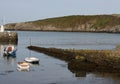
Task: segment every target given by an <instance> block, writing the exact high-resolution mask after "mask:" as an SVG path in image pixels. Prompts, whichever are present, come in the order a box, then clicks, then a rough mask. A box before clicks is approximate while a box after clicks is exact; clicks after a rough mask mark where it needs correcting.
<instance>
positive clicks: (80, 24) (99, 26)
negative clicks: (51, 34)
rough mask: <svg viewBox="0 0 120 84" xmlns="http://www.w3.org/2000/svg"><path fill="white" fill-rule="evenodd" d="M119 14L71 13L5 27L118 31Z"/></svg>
mask: <svg viewBox="0 0 120 84" xmlns="http://www.w3.org/2000/svg"><path fill="white" fill-rule="evenodd" d="M119 16H120V15H117V14H114V15H86V16H84V15H72V16H63V17H56V18H48V19H43V20H36V21H30V22H23V23H15V24H11V25H10V24H8V25H9V26H8V25H7V26H6V29H9V28H10V27H12V28H11V29H18V30H40V31H41V30H42V31H46V30H47V31H108V32H109V31H111V32H112V31H113V32H117V31H118V32H119V31H120V29H119V28H120V17H119Z"/></svg>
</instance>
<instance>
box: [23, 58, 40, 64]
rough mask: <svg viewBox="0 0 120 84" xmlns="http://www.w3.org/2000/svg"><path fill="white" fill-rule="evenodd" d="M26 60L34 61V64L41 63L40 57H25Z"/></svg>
mask: <svg viewBox="0 0 120 84" xmlns="http://www.w3.org/2000/svg"><path fill="white" fill-rule="evenodd" d="M25 61H26V62H29V63H32V64H39V61H40V60H39V59H38V58H36V57H26V58H25Z"/></svg>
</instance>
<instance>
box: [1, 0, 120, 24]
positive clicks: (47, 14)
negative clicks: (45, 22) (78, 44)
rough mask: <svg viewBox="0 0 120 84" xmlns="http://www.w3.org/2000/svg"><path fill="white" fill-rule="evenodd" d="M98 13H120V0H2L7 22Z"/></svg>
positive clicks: (2, 8)
mask: <svg viewBox="0 0 120 84" xmlns="http://www.w3.org/2000/svg"><path fill="white" fill-rule="evenodd" d="M96 14H120V0H0V21H1V20H2V18H3V17H4V18H5V22H6V23H12V22H25V21H33V20H39V19H45V18H52V17H59V16H68V15H96ZM0 23H1V22H0Z"/></svg>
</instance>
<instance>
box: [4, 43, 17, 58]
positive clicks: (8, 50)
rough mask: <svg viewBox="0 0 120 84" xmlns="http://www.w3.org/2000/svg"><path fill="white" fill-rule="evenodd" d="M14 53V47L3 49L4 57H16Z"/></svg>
mask: <svg viewBox="0 0 120 84" xmlns="http://www.w3.org/2000/svg"><path fill="white" fill-rule="evenodd" d="M16 51H17V49H16V48H14V46H12V45H11V46H7V47H5V48H4V53H3V55H4V56H11V57H16Z"/></svg>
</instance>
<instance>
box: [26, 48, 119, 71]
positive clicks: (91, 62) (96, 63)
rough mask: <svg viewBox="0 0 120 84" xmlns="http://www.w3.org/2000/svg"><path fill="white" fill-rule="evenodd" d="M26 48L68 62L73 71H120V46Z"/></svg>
mask: <svg viewBox="0 0 120 84" xmlns="http://www.w3.org/2000/svg"><path fill="white" fill-rule="evenodd" d="M28 49H30V50H34V51H37V52H40V53H44V54H47V55H49V56H52V57H55V58H58V59H61V60H64V61H66V62H68V69H69V70H70V71H72V72H73V73H76V72H78V71H84V72H109V73H118V72H120V53H119V50H120V46H117V48H116V49H114V50H73V49H57V48H44V47H37V46H28Z"/></svg>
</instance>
